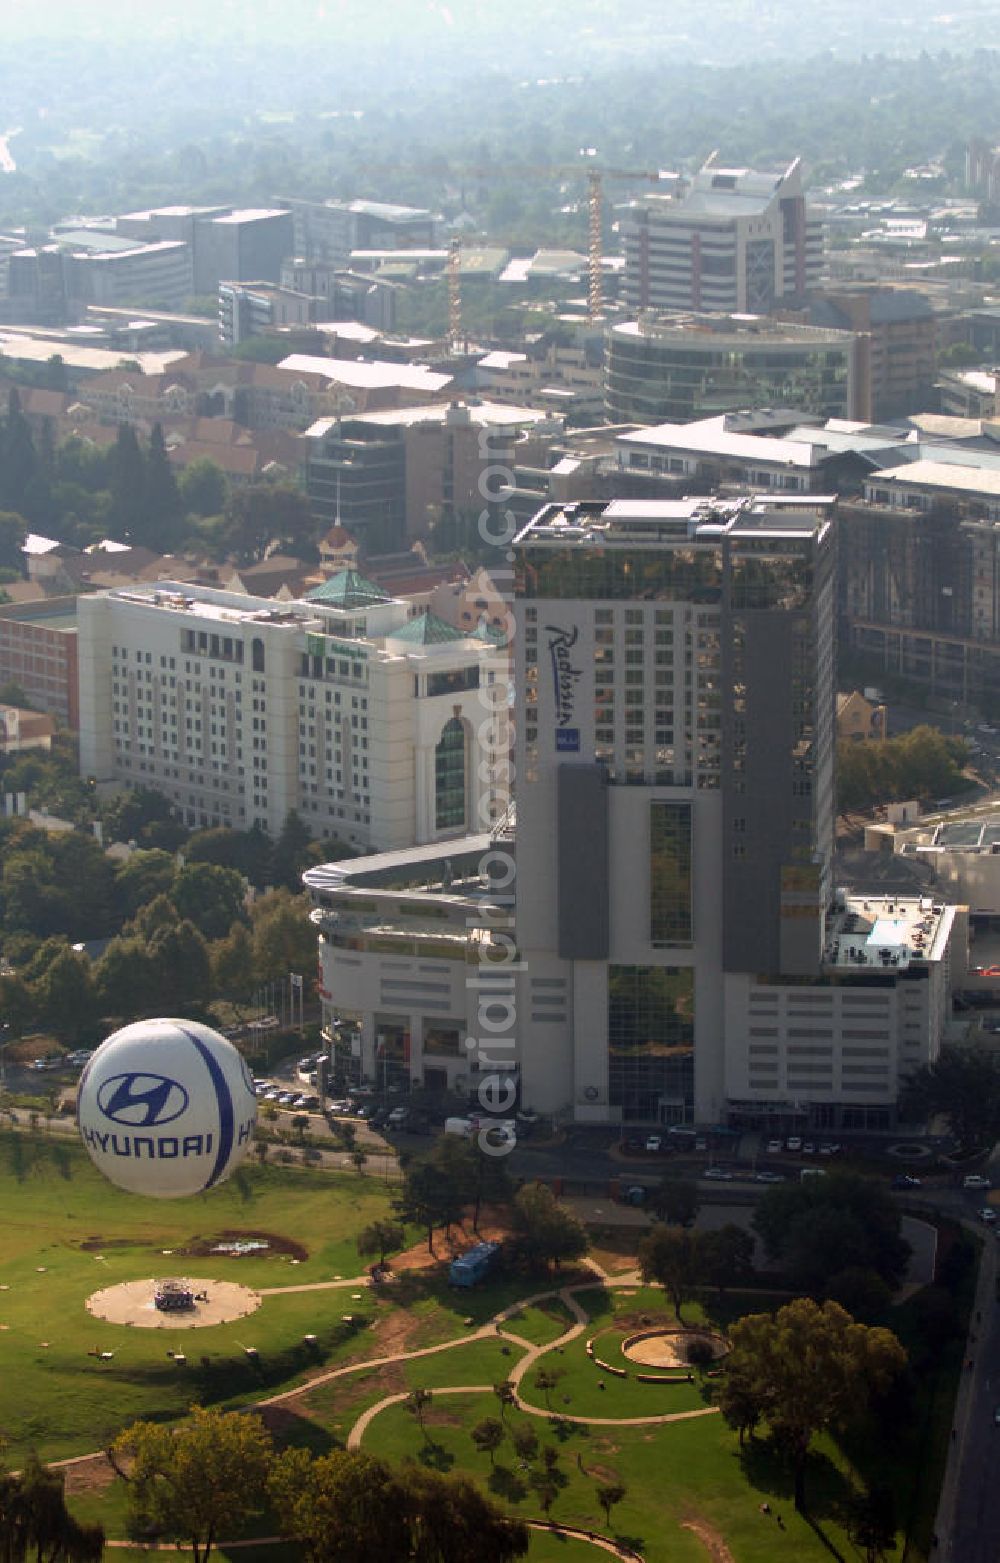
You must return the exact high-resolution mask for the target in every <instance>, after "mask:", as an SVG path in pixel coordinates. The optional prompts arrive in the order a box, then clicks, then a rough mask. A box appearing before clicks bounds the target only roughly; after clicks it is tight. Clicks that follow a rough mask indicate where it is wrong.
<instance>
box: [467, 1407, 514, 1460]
mask: <svg viewBox="0 0 1000 1563" xmlns="http://www.w3.org/2000/svg"><path fill="white" fill-rule="evenodd" d="M506 1436H507V1433H506V1429H505V1428H504V1425H503V1423H502V1422H500V1421H498V1420H497V1418H496V1417H495V1416H487V1417H484V1418H483V1420H482V1421H481V1422H477V1423H476V1425H475V1427H474V1428H473V1429H472V1430H471V1432H470V1434H469V1437H470V1438H471V1439H472V1442H473V1443H474V1444H475V1446H476V1448H477V1449H478V1450H479V1453H480V1454H488V1455H489V1457H490V1465H491V1466H493V1465H496V1455H497V1450H498V1449H499V1448H500V1445H501V1444H502V1443H503V1441H504V1439H505V1438H506Z"/></svg>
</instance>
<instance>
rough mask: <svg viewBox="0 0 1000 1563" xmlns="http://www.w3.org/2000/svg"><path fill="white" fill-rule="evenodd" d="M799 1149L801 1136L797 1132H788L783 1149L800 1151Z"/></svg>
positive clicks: (800, 1147)
mask: <svg viewBox="0 0 1000 1563" xmlns="http://www.w3.org/2000/svg"><path fill="white" fill-rule="evenodd" d="M801 1149H802V1138H801V1136H800V1135H798V1134H790V1135H789V1136H788V1139H787V1140H786V1141H785V1150H786V1151H801Z"/></svg>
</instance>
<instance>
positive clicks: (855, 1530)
mask: <svg viewBox="0 0 1000 1563" xmlns="http://www.w3.org/2000/svg"><path fill="white" fill-rule="evenodd" d="M847 1534H848V1535H849V1536H850V1538H851V1540H852V1541H853V1542H854V1545H855V1546H856V1547H860V1549H861V1551H862V1552H863V1553H864V1555H865V1563H882V1560H883V1558H884V1557H885V1555H886V1553H887V1552H895V1550H896V1501H895V1499H894V1497H893V1493H892V1488H891V1487H889V1486H888V1485H887V1484H886V1483H884V1482H880V1483H875V1484H873V1485H872V1486H870V1487H866V1488H865V1490H864V1491H863V1492H859V1493H855V1495H854V1498H853V1500H852V1502H851V1504H850V1505H849V1508H848V1516H847Z"/></svg>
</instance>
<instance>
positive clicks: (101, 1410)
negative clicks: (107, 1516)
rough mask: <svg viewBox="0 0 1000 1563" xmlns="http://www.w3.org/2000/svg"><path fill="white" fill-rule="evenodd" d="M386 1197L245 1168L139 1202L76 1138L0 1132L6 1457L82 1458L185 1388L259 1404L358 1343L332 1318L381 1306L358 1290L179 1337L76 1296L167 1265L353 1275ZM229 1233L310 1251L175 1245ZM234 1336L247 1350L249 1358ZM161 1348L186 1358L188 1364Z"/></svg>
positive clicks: (284, 1305)
mask: <svg viewBox="0 0 1000 1563" xmlns="http://www.w3.org/2000/svg"><path fill="white" fill-rule="evenodd" d="M386 1206H387V1194H386V1191H385V1190H384V1189H383V1188H381V1187H380V1186H379V1185H378V1184H376V1183H375V1182H370V1183H366V1182H364V1181H362V1180H358V1179H355V1178H353V1177H351V1176H350V1175H345V1176H344V1177H338V1176H337V1175H333V1176H326V1177H324V1178H322V1179H318V1178H317V1177H316V1176H315V1175H314V1174H310V1173H309V1172H308V1171H305V1170H296V1169H287V1170H285V1169H282V1170H279V1169H277V1168H270V1167H265V1168H259V1167H252V1168H247V1169H245V1170H243V1171H241V1172H240V1173H239V1174H237V1176H236V1177H234V1178H233V1179H231V1180H230V1181H229V1182H228V1183H227V1184H225V1185H223V1187H222V1188H220V1189H218V1190H214V1191H213V1192H212V1193H211V1194H207V1195H201V1196H198V1197H197V1198H195V1199H184V1200H172V1201H159V1200H149V1199H140V1198H137V1197H136V1196H133V1195H128V1194H124V1193H121V1192H119V1191H118V1190H116V1189H114V1188H113V1187H112V1186H111V1185H110V1184H108V1183H107V1182H106V1181H105V1180H104V1179H103V1178H101V1177H100V1175H99V1174H98V1173H97V1172H96V1171H95V1170H94V1169H93V1168H92V1166H91V1164H90V1161H89V1159H88V1158H87V1156H86V1155H85V1153H84V1152H83V1150H82V1149H81V1148H80V1147H78V1146H76V1145H75V1144H73V1143H72V1142H64V1141H61V1140H55V1139H48V1138H46V1137H44V1136H37V1137H29V1136H27V1135H23V1134H15V1133H0V1208H2V1209H3V1212H4V1217H3V1222H2V1225H0V1284H2V1285H4V1286H6V1287H7V1288H8V1290H6V1291H2V1292H0V1324H4V1325H6V1326H7V1328H6V1329H5V1330H0V1431H2V1434H3V1436H4V1437H5V1438H6V1439H7V1441H8V1443H9V1445H10V1458H11V1459H13V1460H16V1459H17V1458H18V1457H19V1456H20V1455H23V1453H24V1452H25V1451H26V1450H27V1449H28V1448H29V1447H35V1448H37V1450H38V1451H39V1453H40V1454H41V1455H42V1456H43V1457H44V1458H48V1459H54V1458H59V1457H62V1456H66V1455H70V1454H77V1453H82V1452H85V1451H87V1450H90V1449H93V1448H96V1447H98V1446H99V1445H100V1443H101V1442H102V1440H104V1439H106V1438H107V1437H109V1436H111V1435H113V1434H114V1432H116V1431H117V1430H118V1429H119V1428H120V1427H122V1426H123V1425H125V1424H126V1423H128V1422H129V1421H131V1420H133V1419H134V1418H136V1417H139V1416H148V1415H156V1416H162V1417H172V1416H177V1415H180V1414H181V1413H182V1412H183V1411H184V1410H185V1409H186V1407H187V1405H188V1404H190V1402H191V1400H192V1399H195V1398H197V1399H201V1400H204V1401H205V1403H211V1402H213V1401H222V1402H226V1403H242V1402H245V1401H248V1400H252V1399H256V1398H259V1396H260V1395H261V1394H262V1393H266V1392H267V1391H268V1390H270V1391H271V1392H273V1391H274V1390H276V1389H277V1388H279V1387H281V1386H282V1385H284V1384H285V1383H290V1382H293V1381H294V1380H295V1378H296V1377H297V1376H301V1375H303V1374H305V1373H306V1372H307V1371H308V1370H309V1369H310V1368H314V1367H315V1366H316V1364H317V1362H318V1361H326V1360H329V1361H337V1360H339V1359H340V1358H342V1357H344V1356H346V1355H348V1354H349V1353H351V1352H357V1351H358V1350H359V1349H360V1350H364V1349H365V1348H366V1347H367V1341H366V1338H365V1335H364V1333H363V1332H362V1333H361V1334H360V1335H359V1334H357V1333H353V1332H351V1331H348V1330H346V1329H345V1327H344V1326H342V1324H341V1322H340V1321H341V1315H342V1314H345V1313H362V1314H364V1313H367V1314H369V1315H371V1314H372V1313H373V1312H374V1311H375V1309H376V1308H378V1309H380V1310H381V1309H382V1308H384V1309H385V1310H386V1311H388V1310H389V1309H390V1308H391V1307H392V1304H391V1303H390V1302H385V1303H381V1302H378V1303H377V1302H375V1301H374V1300H373V1299H372V1298H371V1295H370V1294H369V1293H368V1291H367V1289H362V1288H360V1287H359V1290H364V1291H365V1296H364V1301H363V1302H362V1303H356V1302H353V1301H351V1299H350V1291H349V1290H347V1291H339V1290H331V1291H328V1292H314V1293H308V1292H307V1293H298V1294H296V1293H293V1294H290V1295H287V1296H281V1297H273V1298H265V1299H264V1302H263V1304H262V1306H261V1308H260V1309H259V1310H258V1311H257V1312H256V1313H254V1314H252V1315H251V1316H249V1317H248V1318H246V1319H242V1320H237V1321H235V1322H234V1323H232V1324H229V1325H219V1326H217V1327H211V1328H207V1329H199V1330H197V1331H183V1330H178V1331H177V1332H176V1334H175V1333H174V1332H173V1331H170V1330H155V1331H153V1330H137V1329H132V1328H127V1327H123V1326H115V1325H111V1324H106V1323H104V1322H103V1321H100V1320H96V1319H94V1318H93V1317H92V1316H91V1315H90V1314H88V1313H87V1312H86V1310H85V1307H84V1303H85V1300H86V1298H87V1297H88V1296H89V1295H90V1293H91V1292H93V1291H96V1290H99V1289H101V1288H103V1287H106V1286H111V1285H114V1284H116V1283H117V1282H120V1281H125V1280H133V1279H137V1278H141V1277H145V1276H150V1275H155V1274H164V1273H166V1274H170V1273H171V1272H176V1271H180V1272H181V1273H189V1274H194V1275H198V1276H204V1277H206V1278H207V1279H210V1280H211V1279H226V1280H238V1281H240V1282H243V1283H245V1284H247V1285H250V1286H259V1287H268V1286H280V1285H297V1284H299V1283H305V1282H310V1281H319V1280H329V1279H331V1278H332V1277H333V1276H334V1275H337V1274H340V1275H343V1276H345V1277H350V1276H352V1275H356V1274H357V1273H358V1271H359V1269H360V1268H361V1265H360V1262H359V1260H358V1257H357V1251H356V1248H355V1244H354V1238H355V1234H356V1233H357V1231H358V1230H359V1228H360V1227H361V1226H363V1225H364V1224H365V1223H366V1222H367V1221H369V1220H371V1219H372V1218H373V1217H374V1216H375V1215H378V1214H381V1213H382V1212H384V1211H385V1209H386ZM226 1231H243V1232H265V1233H273V1234H277V1235H282V1236H286V1237H289V1238H293V1239H295V1240H296V1241H298V1242H300V1243H302V1244H303V1246H304V1248H305V1249H306V1250H307V1251H308V1252H307V1257H305V1258H304V1259H303V1261H302V1262H301V1263H299V1264H292V1263H291V1261H290V1260H289V1259H288V1258H286V1257H282V1256H278V1255H272V1256H271V1257H269V1258H263V1259H258V1258H251V1257H248V1258H244V1259H239V1260H232V1259H225V1258H223V1257H221V1256H206V1257H184V1256H182V1255H181V1254H180V1252H179V1250H181V1249H184V1248H186V1247H189V1246H190V1245H191V1244H192V1243H194V1242H195V1241H196V1240H198V1239H200V1238H201V1239H203V1238H207V1237H213V1236H216V1235H218V1234H220V1233H222V1232H226ZM165 1249H171V1250H173V1253H171V1254H169V1255H165V1254H164V1253H163V1250H165ZM98 1256H100V1257H98ZM306 1333H314V1334H316V1335H318V1336H319V1348H318V1353H317V1352H315V1351H314V1352H310V1351H309V1349H308V1348H306V1347H305V1346H304V1345H303V1343H302V1336H303V1335H304V1334H306ZM43 1341H47V1342H48V1345H47V1346H43V1345H42V1344H41V1343H42V1342H43ZM245 1345H253V1346H256V1347H257V1349H258V1351H259V1352H260V1365H259V1368H257V1369H255V1368H253V1367H252V1366H251V1365H250V1363H249V1362H248V1361H247V1359H246V1357H245V1356H244V1353H243V1347H244V1346H245ZM168 1348H169V1349H178V1348H180V1349H182V1350H183V1351H185V1352H186V1353H187V1356H188V1366H187V1368H186V1369H179V1368H177V1367H176V1366H175V1365H174V1363H173V1362H172V1361H170V1360H169V1359H168V1358H167V1355H166V1352H167V1350H168ZM93 1349H100V1350H105V1351H114V1353H115V1356H114V1359H113V1361H112V1362H109V1363H101V1362H98V1361H97V1360H95V1358H93V1357H91V1356H88V1352H89V1351H91V1350H93ZM371 1354H374V1353H371ZM203 1357H208V1359H209V1361H208V1364H207V1365H204V1364H203V1363H202V1360H201V1359H202V1358H203Z"/></svg>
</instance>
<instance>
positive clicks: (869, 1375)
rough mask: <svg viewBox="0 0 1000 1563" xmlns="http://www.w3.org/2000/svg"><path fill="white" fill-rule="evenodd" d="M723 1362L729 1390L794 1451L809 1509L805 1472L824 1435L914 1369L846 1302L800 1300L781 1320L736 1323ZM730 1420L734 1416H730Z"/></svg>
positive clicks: (801, 1497) (799, 1503) (798, 1486)
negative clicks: (744, 1400)
mask: <svg viewBox="0 0 1000 1563" xmlns="http://www.w3.org/2000/svg"><path fill="white" fill-rule="evenodd" d="M731 1340H732V1350H731V1352H730V1354H729V1356H728V1357H727V1358H726V1359H725V1362H724V1364H723V1397H722V1406H723V1412H724V1414H726V1396H725V1386H726V1384H727V1383H728V1380H729V1377H730V1375H734V1376H735V1378H736V1381H737V1384H738V1386H739V1390H740V1393H741V1394H742V1395H744V1396H745V1397H747V1398H748V1399H749V1400H750V1401H751V1402H752V1403H753V1404H754V1406H755V1407H756V1411H757V1415H758V1419H759V1420H762V1421H766V1422H767V1423H768V1424H769V1426H770V1428H771V1431H772V1433H773V1434H774V1436H775V1438H776V1440H777V1441H778V1443H779V1444H780V1445H782V1446H783V1447H784V1448H785V1450H786V1451H787V1453H788V1455H789V1457H790V1459H791V1463H792V1468H793V1472H794V1477H795V1506H796V1508H797V1509H803V1508H804V1507H805V1470H806V1460H807V1458H808V1455H809V1449H810V1445H811V1443H812V1440H813V1438H814V1437H815V1435H816V1434H817V1433H820V1432H824V1431H826V1430H828V1429H830V1428H834V1427H843V1426H844V1425H846V1424H847V1423H848V1422H849V1421H850V1420H851V1419H852V1418H855V1417H857V1415H858V1414H859V1412H860V1411H861V1410H862V1409H863V1408H864V1407H865V1405H866V1404H867V1403H868V1402H869V1401H870V1400H871V1398H872V1397H873V1396H875V1395H879V1394H881V1393H884V1392H885V1390H886V1389H887V1388H888V1386H889V1385H890V1384H891V1383H892V1381H893V1380H894V1379H895V1378H896V1376H897V1375H898V1374H900V1373H901V1372H902V1371H903V1369H904V1367H905V1365H906V1353H905V1352H904V1351H903V1348H902V1346H901V1345H900V1344H899V1341H898V1340H897V1339H896V1337H895V1335H893V1334H892V1333H891V1331H889V1330H885V1329H873V1328H872V1327H871V1326H869V1325H866V1324H857V1323H855V1321H854V1320H853V1319H852V1318H851V1316H850V1314H849V1313H847V1312H846V1310H845V1309H843V1308H841V1307H840V1305H839V1304H838V1303H835V1302H825V1303H816V1302H813V1300H812V1299H811V1298H809V1297H799V1298H796V1299H795V1301H794V1302H790V1303H787V1304H786V1305H785V1307H783V1308H779V1310H778V1312H777V1314H776V1315H773V1316H772V1315H771V1314H750V1315H748V1316H747V1317H746V1318H743V1319H740V1320H739V1321H738V1322H737V1323H736V1324H734V1325H733V1327H732V1331H731ZM727 1419H728V1418H727Z"/></svg>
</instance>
